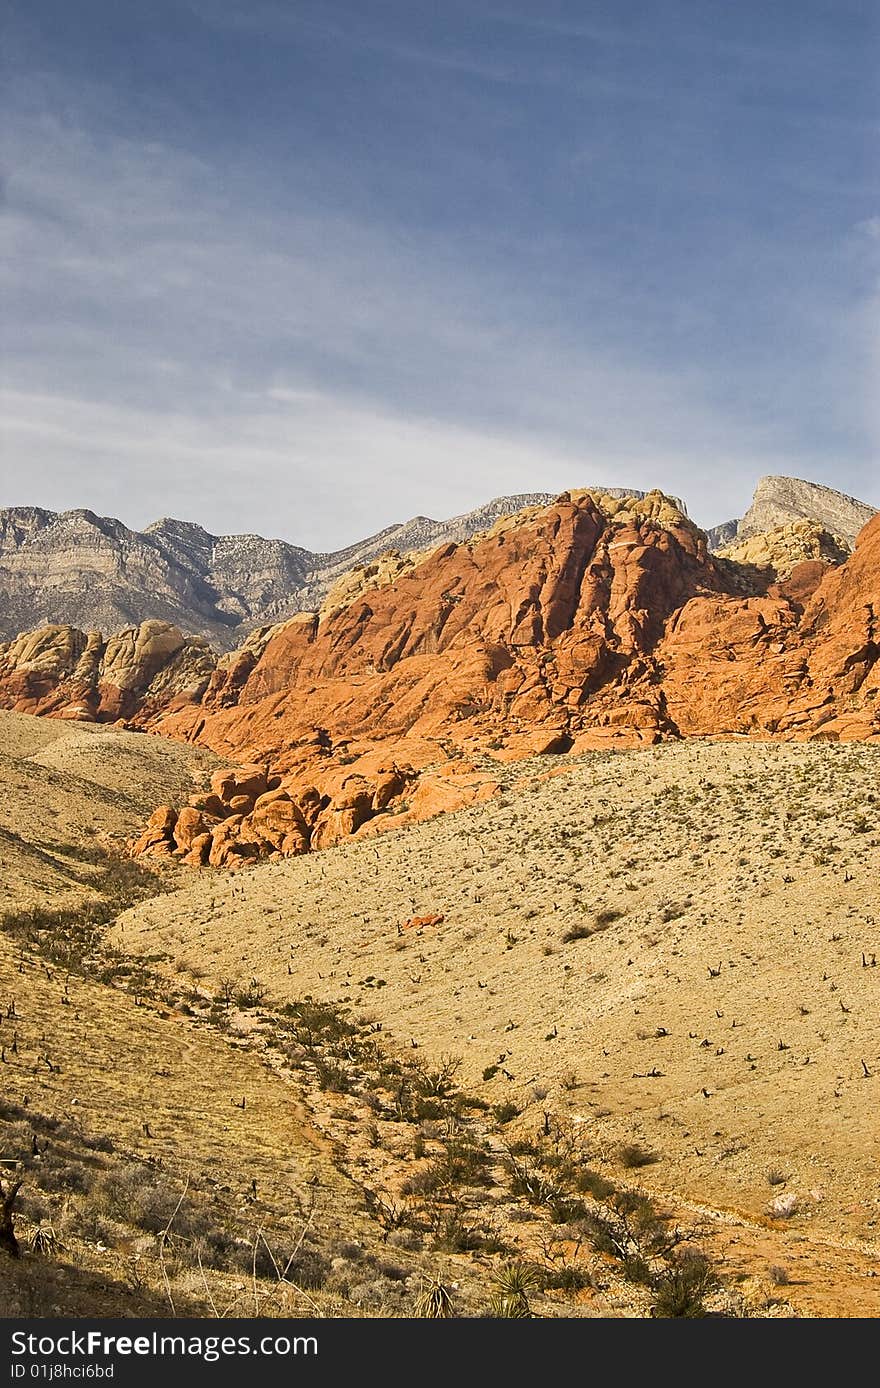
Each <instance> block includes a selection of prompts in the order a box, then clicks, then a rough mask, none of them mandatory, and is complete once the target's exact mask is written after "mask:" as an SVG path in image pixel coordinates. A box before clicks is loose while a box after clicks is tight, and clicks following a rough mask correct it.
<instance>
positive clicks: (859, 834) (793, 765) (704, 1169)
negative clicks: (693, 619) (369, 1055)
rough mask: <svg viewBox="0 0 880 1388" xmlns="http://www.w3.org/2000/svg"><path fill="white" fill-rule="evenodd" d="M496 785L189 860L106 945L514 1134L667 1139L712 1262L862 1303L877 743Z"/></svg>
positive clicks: (653, 760) (649, 1172)
mask: <svg viewBox="0 0 880 1388" xmlns="http://www.w3.org/2000/svg"><path fill="white" fill-rule="evenodd" d="M505 774H506V776H507V785H506V787H505V789H504V793H503V795H502V797H501V798H500V799H499V800H496V801H494V802H491V803H489V804H486V805H482V806H478V807H474V808H471V809H469V810H465V811H462V812H461V813H459V814H456V815H447V816H443V817H441V818H438V819H435V820H432V821H430V822H428V823H425V824H421V825H416V826H411V827H408V828H406V829H403V830H401V831H399V832H397V833H394V834H386V835H383V836H381V837H377V838H375V839H370V840H366V841H364V842H360V843H357V842H354V843H348V844H345V845H343V846H341V847H338V848H335V849H332V850H329V851H326V852H323V853H315V854H312V855H309V856H306V857H303V858H299V859H295V860H288V861H284V862H279V863H274V864H267V865H264V866H261V867H258V868H256V869H254V870H250V871H246V872H241V873H239V874H237V875H235V876H234V877H228V876H222V875H219V874H214V873H202V874H199V875H196V874H193V876H192V878H191V879H190V885H188V886H187V887H185V888H183V889H181V890H180V891H178V892H176V893H174V894H171V895H169V896H167V897H163V898H160V899H156V900H153V901H150V902H147V903H145V904H143V905H141V906H139V907H137V908H136V909H134V910H132V911H130V912H128V913H127V914H125V915H124V916H122V917H121V918H120V920H119V921H118V923H117V926H116V930H115V940H116V943H117V944H118V945H120V946H121V947H123V948H124V949H126V950H128V951H156V950H165V951H167V952H168V953H169V955H170V956H171V964H170V967H171V968H172V969H174V970H181V969H187V968H191V967H192V966H193V964H194V963H195V962H197V963H198V966H199V968H200V970H202V971H205V972H206V975H207V977H208V978H210V979H213V980H215V981H218V980H221V979H226V980H227V981H228V980H234V979H250V978H251V977H255V978H257V979H258V980H260V982H261V983H262V984H263V985H265V986H266V988H267V989H268V990H269V993H270V994H271V996H273V997H275V998H278V999H281V1000H284V999H290V998H297V997H302V996H303V994H305V993H311V994H314V995H315V996H316V997H319V998H322V999H327V1000H332V1001H334V1002H340V1003H342V1004H345V1005H348V1006H350V1007H351V1008H352V1009H353V1010H354V1011H356V1012H360V1013H368V1014H369V1015H370V1016H372V1017H373V1018H375V1019H376V1020H377V1021H380V1022H381V1024H382V1027H383V1031H384V1034H385V1035H386V1037H388V1038H390V1039H393V1041H394V1042H395V1043H396V1044H398V1045H399V1046H401V1047H418V1048H422V1049H423V1050H424V1052H426V1053H429V1054H431V1055H432V1056H434V1057H440V1056H444V1055H446V1056H449V1055H456V1056H460V1057H461V1059H462V1067H463V1075H464V1077H465V1080H466V1082H467V1083H468V1084H469V1085H470V1086H471V1087H472V1088H474V1089H475V1090H476V1092H477V1093H479V1094H481V1095H483V1096H484V1097H486V1098H487V1099H489V1100H491V1101H492V1102H493V1103H500V1102H504V1101H508V1100H509V1101H513V1102H514V1103H515V1104H516V1105H517V1106H518V1107H519V1108H520V1109H521V1110H522V1116H521V1118H520V1119H518V1120H516V1121H517V1123H518V1124H519V1125H520V1126H521V1127H522V1128H523V1129H524V1130H525V1129H533V1128H534V1126H535V1121H536V1119H538V1120H539V1119H540V1115H541V1113H542V1112H543V1111H544V1110H552V1111H553V1112H554V1113H565V1114H568V1115H569V1116H571V1117H572V1118H573V1119H574V1120H575V1121H576V1122H577V1123H579V1124H582V1125H583V1127H584V1129H585V1131H586V1133H587V1134H588V1139H587V1141H588V1146H590V1147H591V1148H592V1150H593V1152H594V1153H595V1155H596V1157H597V1159H598V1160H606V1161H608V1162H609V1163H612V1164H613V1160H614V1153H615V1151H616V1150H617V1149H618V1148H619V1146H620V1144H621V1143H625V1142H627V1143H628V1142H634V1143H637V1144H640V1145H642V1146H643V1147H644V1148H646V1149H648V1150H650V1151H651V1152H653V1153H654V1154H656V1156H657V1157H658V1160H656V1161H655V1162H653V1163H652V1164H651V1165H648V1166H645V1167H644V1168H642V1169H641V1171H640V1172H639V1173H638V1175H639V1179H640V1180H641V1182H642V1183H643V1184H644V1186H645V1188H646V1189H648V1190H650V1191H652V1192H657V1193H659V1194H663V1195H665V1196H671V1197H674V1198H675V1199H677V1200H680V1201H683V1202H685V1204H688V1205H690V1206H691V1207H692V1208H694V1209H697V1208H699V1209H702V1210H704V1211H713V1212H714V1214H713V1218H714V1220H715V1223H716V1225H717V1227H718V1229H719V1231H721V1232H720V1233H719V1238H721V1239H722V1241H724V1240H725V1238H726V1243H725V1248H726V1250H727V1256H729V1257H731V1258H733V1259H734V1260H735V1259H736V1258H737V1257H738V1256H739V1254H740V1252H741V1251H742V1247H743V1239H745V1242H746V1244H747V1245H748V1248H749V1250H750V1252H749V1253H748V1255H747V1261H749V1260H751V1261H752V1262H753V1261H754V1258H755V1257H757V1258H760V1257H762V1256H767V1257H771V1255H772V1260H773V1261H775V1262H776V1263H779V1264H790V1265H791V1267H792V1268H794V1269H796V1268H797V1266H798V1263H799V1260H802V1259H803V1258H807V1259H808V1261H809V1262H810V1264H811V1267H812V1268H813V1272H812V1275H811V1277H810V1278H809V1279H807V1281H808V1283H809V1286H808V1288H806V1289H804V1290H803V1291H802V1293H801V1294H800V1298H801V1305H802V1309H803V1310H804V1311H805V1312H806V1313H807V1314H834V1315H841V1314H857V1315H858V1314H869V1315H873V1314H876V1313H877V1312H878V1311H880V1282H878V1281H877V1280H876V1279H875V1276H874V1274H875V1272H880V1262H876V1261H875V1260H876V1259H877V1257H878V1255H880V1236H878V1223H877V1221H878V1218H880V1190H878V1185H877V1141H878V1135H880V1116H878V1115H880V1108H878V1103H877V1093H878V1090H877V1086H878V1084H880V1015H878V1006H877V1003H878V989H880V969H878V968H877V967H876V962H877V959H876V956H877V954H878V952H880V951H878V946H880V930H878V909H880V900H878V896H880V891H878V881H880V873H878V869H880V834H878V814H877V807H878V803H880V749H878V748H876V747H867V746H863V745H859V744H850V745H847V746H837V745H833V744H823V743H810V744H797V745H795V744H770V743H761V742H754V741H748V740H745V739H743V740H738V741H726V742H714V741H708V740H706V741H690V742H686V743H681V744H674V745H673V744H667V745H663V746H660V747H657V748H652V749H649V750H645V751H641V752H633V753H624V754H621V753H617V754H592V755H587V756H585V757H582V758H580V759H578V760H577V761H574V762H562V761H561V760H560V759H552V758H547V759H543V760H540V761H533V762H530V763H527V764H524V763H520V764H518V765H515V766H511V767H509V768H507V771H506V773H505ZM428 915H438V916H442V918H443V919H442V921H441V922H440V923H437V924H433V925H425V926H424V927H422V928H418V927H410V926H408V925H407V922H408V921H410V920H411V919H412V918H413V917H418V916H428ZM567 936H568V937H569V938H568V939H567V938H566V937H567ZM572 936H574V937H575V938H572ZM492 1067H497V1068H495V1069H494V1071H493V1069H492ZM487 1072H488V1073H489V1074H490V1076H491V1077H490V1078H488V1079H484V1075H485V1074H486V1073H487ZM512 1127H515V1125H512ZM779 1196H782V1197H791V1200H790V1202H789V1203H790V1204H791V1205H792V1206H793V1212H792V1213H791V1214H790V1216H789V1217H787V1218H784V1219H781V1218H775V1217H772V1216H773V1211H772V1210H771V1208H770V1202H771V1201H773V1200H776V1199H777V1197H779ZM725 1227H727V1228H729V1233H728V1234H727V1235H726V1236H725V1235H724V1233H723V1230H724V1229H725ZM744 1230H748V1231H749V1232H748V1233H747V1234H745V1233H744V1232H743V1231H744ZM730 1240H733V1242H732V1243H731V1242H730ZM805 1249H806V1251H805ZM755 1250H762V1251H761V1252H756V1251H755ZM773 1250H775V1252H774V1251H773ZM823 1260H824V1261H825V1262H826V1263H828V1268H826V1272H825V1273H822V1272H820V1271H819V1269H820V1268H821V1267H822V1265H823ZM829 1260H830V1261H829ZM829 1269H830V1271H829ZM794 1280H795V1281H797V1280H798V1279H797V1278H795V1279H794ZM792 1296H793V1299H794V1300H795V1301H797V1298H798V1293H797V1289H795V1291H794V1292H793V1293H792Z"/></svg>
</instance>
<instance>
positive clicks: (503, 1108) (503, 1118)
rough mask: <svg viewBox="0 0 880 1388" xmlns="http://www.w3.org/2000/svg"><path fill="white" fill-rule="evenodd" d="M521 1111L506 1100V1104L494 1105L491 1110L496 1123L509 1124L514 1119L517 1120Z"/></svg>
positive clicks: (510, 1101)
mask: <svg viewBox="0 0 880 1388" xmlns="http://www.w3.org/2000/svg"><path fill="white" fill-rule="evenodd" d="M521 1112H522V1110H521V1109H520V1108H519V1106H518V1105H517V1104H515V1103H513V1101H512V1100H508V1102H507V1103H506V1104H496V1105H495V1107H494V1108H493V1110H492V1113H493V1114H494V1116H495V1121H496V1123H501V1124H504V1123H510V1122H511V1121H512V1120H513V1119H514V1118H518V1117H519V1115H520V1113H521Z"/></svg>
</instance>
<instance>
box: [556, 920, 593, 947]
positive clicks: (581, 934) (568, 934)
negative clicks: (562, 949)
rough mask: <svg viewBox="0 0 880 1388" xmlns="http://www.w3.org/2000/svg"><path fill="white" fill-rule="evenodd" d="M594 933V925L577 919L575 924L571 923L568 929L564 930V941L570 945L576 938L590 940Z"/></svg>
mask: <svg viewBox="0 0 880 1388" xmlns="http://www.w3.org/2000/svg"><path fill="white" fill-rule="evenodd" d="M593 933H594V932H593V927H592V925H590V924H589V923H588V922H587V921H575V923H574V925H570V926H569V927H568V929H567V930H565V931H563V934H562V943H563V944H564V945H570V944H573V943H574V941H575V940H589V938H590V936H591V935H592V934H593Z"/></svg>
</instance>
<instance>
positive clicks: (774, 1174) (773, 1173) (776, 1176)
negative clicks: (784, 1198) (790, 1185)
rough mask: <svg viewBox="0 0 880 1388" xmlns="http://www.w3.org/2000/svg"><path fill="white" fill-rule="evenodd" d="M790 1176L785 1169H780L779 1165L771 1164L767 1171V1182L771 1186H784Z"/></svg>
mask: <svg viewBox="0 0 880 1388" xmlns="http://www.w3.org/2000/svg"><path fill="white" fill-rule="evenodd" d="M787 1180H788V1177H787V1176H786V1174H785V1172H784V1171H780V1169H779V1167H778V1166H771V1167H770V1170H769V1171H768V1172H767V1184H768V1185H770V1186H784V1185H785V1183H786V1181H787Z"/></svg>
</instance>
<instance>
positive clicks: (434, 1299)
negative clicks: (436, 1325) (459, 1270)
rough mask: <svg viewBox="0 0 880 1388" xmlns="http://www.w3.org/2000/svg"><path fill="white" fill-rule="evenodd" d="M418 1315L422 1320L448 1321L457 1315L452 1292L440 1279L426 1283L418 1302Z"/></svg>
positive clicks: (433, 1279)
mask: <svg viewBox="0 0 880 1388" xmlns="http://www.w3.org/2000/svg"><path fill="white" fill-rule="evenodd" d="M416 1315H417V1316H418V1317H419V1319H420V1320H429V1321H438V1320H448V1319H449V1318H450V1317H453V1316H454V1315H455V1310H454V1308H453V1305H452V1292H451V1290H450V1288H449V1287H447V1285H446V1283H445V1282H443V1281H441V1279H440V1278H439V1277H433V1278H431V1280H430V1281H429V1282H426V1283H425V1285H424V1286H423V1287H422V1290H421V1291H420V1292H419V1295H418V1299H417V1301H416Z"/></svg>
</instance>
